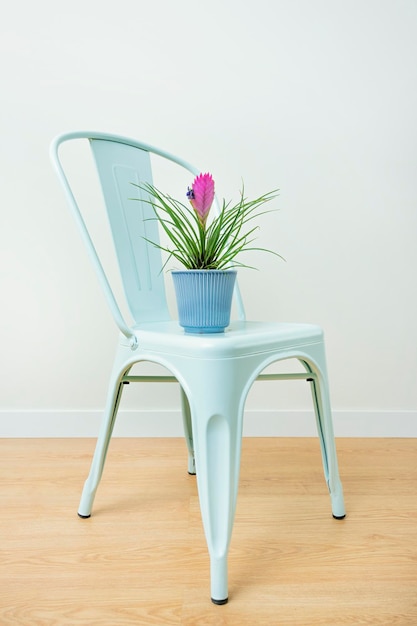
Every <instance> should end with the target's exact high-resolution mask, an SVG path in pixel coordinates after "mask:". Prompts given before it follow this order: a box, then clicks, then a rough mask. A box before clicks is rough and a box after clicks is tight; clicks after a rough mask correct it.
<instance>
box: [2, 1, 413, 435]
mask: <svg viewBox="0 0 417 626" xmlns="http://www.w3.org/2000/svg"><path fill="white" fill-rule="evenodd" d="M416 58H417V3H416V2H415V0H344V1H343V0H257V2H251V1H250V0H211V1H210V2H209V3H199V2H196V1H195V0H175V1H171V0H152V2H149V1H148V0H147V1H146V2H145V1H144V0H120V1H119V2H117V3H103V2H99V1H98V0H83V1H82V2H81V1H80V0H73V1H72V2H71V3H65V4H64V3H60V2H53V1H52V0H39V1H38V2H35V3H33V2H29V0H26V1H20V2H19V1H18V0H17V1H16V2H15V3H13V4H12V3H9V5H8V8H7V10H3V12H2V19H1V21H0V64H1V66H0V70H1V71H0V77H1V78H0V79H1V83H2V84H1V100H0V103H1V104H0V107H1V109H0V110H1V116H0V129H1V133H0V176H1V185H0V198H1V212H0V215H1V225H0V226H1V227H0V238H1V294H2V305H1V321H2V323H1V326H0V333H1V337H0V341H1V344H0V345H1V357H0V358H1V361H0V368H1V372H0V373H1V394H0V434H3V436H19V435H21V436H24V435H31V436H32V435H36V434H68V435H71V434H72V435H77V434H90V430H89V428H90V425H91V434H94V433H95V423H96V417H97V416H98V414H99V409H100V408H101V407H102V405H103V401H104V394H105V387H106V383H107V377H108V374H109V370H110V365H111V359H112V356H113V351H114V345H115V341H116V337H117V332H116V331H115V330H114V327H113V323H112V321H111V319H110V316H109V315H108V314H107V312H104V314H103V300H102V298H101V295H100V292H99V290H98V287H97V285H96V282H95V277H94V276H93V275H92V273H91V271H90V268H89V266H88V262H87V260H86V258H85V256H84V254H83V250H82V248H81V244H80V242H79V240H78V235H77V233H76V231H75V228H74V226H73V224H72V222H71V218H70V216H69V214H68V213H67V210H66V206H65V203H64V199H63V195H62V192H61V189H60V188H59V186H58V184H57V181H56V179H55V176H54V174H53V172H52V169H51V166H50V163H49V159H48V146H49V143H50V141H51V139H52V138H53V136H54V135H55V134H57V133H59V132H61V131H65V130H75V129H80V128H88V129H97V130H106V131H110V132H116V133H120V134H126V135H130V136H134V137H137V138H139V139H142V140H144V141H147V142H149V143H152V144H154V145H157V146H160V147H163V148H165V149H167V150H169V151H171V152H173V153H176V154H179V155H181V156H183V157H184V158H186V159H187V160H189V161H191V162H194V163H195V165H196V166H197V167H200V168H202V169H205V170H209V171H211V172H212V173H213V175H214V177H215V180H216V182H217V190H218V193H219V194H220V195H221V196H225V197H226V198H235V197H236V196H237V192H238V189H239V188H240V185H241V180H242V179H243V180H244V181H245V187H246V191H247V193H248V195H250V196H255V195H257V194H259V193H262V192H265V191H267V190H270V189H272V188H275V187H279V188H280V190H281V194H280V199H279V201H278V204H277V206H278V208H279V209H280V210H279V212H277V213H274V214H272V215H270V216H268V217H267V218H265V220H264V221H263V229H262V230H261V233H260V238H259V243H260V245H264V246H266V247H276V248H277V249H278V250H279V251H280V252H281V253H282V254H283V255H284V256H285V257H286V259H287V262H286V263H279V262H276V261H275V260H274V261H271V258H270V257H266V256H257V257H256V258H255V259H253V262H254V263H255V264H256V265H257V266H258V267H259V269H260V272H249V271H247V272H241V287H242V289H243V292H244V295H245V299H246V302H247V312H248V317H250V318H263V319H277V320H296V321H311V322H315V323H318V324H321V325H322V326H323V327H324V328H325V330H326V338H327V353H328V362H329V370H330V375H331V387H332V401H333V407H334V412H335V422H336V432H338V433H340V434H358V435H359V434H388V435H404V434H405V435H412V436H417V426H416V422H417V385H416V371H417V350H416V346H417V325H416V319H417V295H416V267H417V247H416V244H415V241H416V233H417V206H416V205H417V197H416V191H417V182H416V166H417V136H416V135H417V132H416V110H417V87H416ZM271 281H272V287H271ZM294 384H295V383H291V384H283V385H282V386H281V387H280V388H279V389H278V388H277V387H276V386H269V387H268V388H265V387H262V388H257V389H254V391H253V393H252V394H251V396H250V398H249V402H248V414H249V416H252V418H253V419H254V420H255V419H258V418H259V419H258V422H257V423H256V422H254V425H253V429H252V427H251V429H250V432H251V433H252V434H262V433H269V432H270V430H268V428H269V426H270V424H271V422H270V421H268V420H270V418H271V412H270V411H271V409H274V410H276V411H278V413H277V414H276V416H275V414H274V415H273V419H275V418H276V419H275V422H277V420H278V423H280V424H281V426H280V427H279V428H281V427H282V426H283V425H284V426H285V424H286V423H287V422H288V423H289V424H290V428H292V429H293V430H294V431H295V432H296V434H305V433H307V430H308V427H307V426H304V424H305V423H307V422H304V417H305V416H308V417H310V413H309V411H310V399H309V397H308V394H307V392H306V390H305V388H304V387H300V385H301V384H302V383H297V387H294ZM123 406H124V410H125V411H126V413H124V414H123V415H122V416H121V426H120V428H121V431H120V432H122V433H124V434H126V433H129V432H130V430H129V428H130V426H129V423H130V422H129V419H130V418H131V417H132V411H134V410H135V408H137V407H139V406H140V407H141V410H142V412H140V413H139V414H138V419H139V421H138V424H139V425H140V424H144V423H145V420H146V419H147V415H148V412H149V411H152V414H153V415H154V416H155V424H156V426H155V431H156V432H162V431H160V430H159V426H158V424H159V422H158V420H159V419H160V420H162V422H163V423H165V422H164V420H166V419H168V417H167V416H169V415H170V413H169V412H170V411H174V413H173V415H175V420H174V423H175V427H174V434H175V433H176V432H177V430H176V429H177V427H178V430H179V429H180V425H179V420H178V414H177V412H176V408H177V407H178V398H177V393H176V390H174V389H169V390H168V391H167V392H166V393H165V394H161V392H160V390H157V393H156V394H155V389H145V390H143V391H142V392H139V391H137V390H132V391H130V390H129V393H128V394H127V396H126V400H125V403H124V405H123ZM133 415H135V414H134V413H133ZM129 416H130V417H129ZM125 419H126V420H127V421H126V422H125V426H123V423H124V422H123V420H125ZM263 419H264V421H262V420H263ZM297 419H298V420H299V421H298V422H297V421H295V422H294V420H297ZM141 420H142V421H141ZM162 422H161V424H162ZM294 424H296V425H294ZM378 424H383V425H384V426H383V428H382V429H381V430H378ZM368 426H369V427H368ZM123 428H125V430H123ZM132 428H133V427H132ZM161 428H162V426H161ZM271 428H272V427H271ZM277 428H278V427H277ZM279 428H278V431H279V433H280V432H281V430H280V429H279ZM93 431H94V433H93ZM151 431H152V429H151ZM272 431H273V428H272ZM141 432H143V433H144V434H146V433H148V432H150V431H149V429H148V430H146V429H144V430H143V431H140V428H139V434H140V433H141ZM153 432H154V431H152V432H151V434H152V433H153ZM286 432H288V431H286ZM291 432H292V431H291ZM136 434H137V433H136ZM162 434H163V433H162Z"/></svg>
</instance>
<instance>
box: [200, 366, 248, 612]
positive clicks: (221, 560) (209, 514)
mask: <svg viewBox="0 0 417 626" xmlns="http://www.w3.org/2000/svg"><path fill="white" fill-rule="evenodd" d="M201 376H202V379H200V384H198V385H194V387H193V394H192V398H191V399H190V402H191V414H192V421H193V435H194V450H195V460H196V468H197V484H198V493H199V499H200V508H201V515H202V519H203V525H204V531H205V535H206V540H207V546H208V550H209V554H210V571H211V599H212V601H213V603H214V604H226V602H227V600H228V580H227V557H228V550H229V544H230V539H231V535H232V528H233V521H234V515H235V508H236V498H237V489H238V481H239V468H240V453H241V439H242V414H243V407H242V404H243V402H240V395H239V392H238V390H237V389H236V387H238V385H236V380H233V373H232V372H230V371H228V369H227V368H226V367H225V368H224V371H223V372H222V368H221V367H220V366H217V368H216V366H215V365H213V366H212V368H210V371H207V368H206V369H205V373H202V374H201ZM228 379H230V380H229V381H228ZM207 380H210V384H207ZM212 389H218V390H223V393H217V394H213V393H212V392H211V390H212Z"/></svg>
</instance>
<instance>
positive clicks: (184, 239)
mask: <svg viewBox="0 0 417 626" xmlns="http://www.w3.org/2000/svg"><path fill="white" fill-rule="evenodd" d="M135 186H139V187H141V188H142V189H144V190H145V191H146V192H147V193H148V194H149V196H150V200H145V202H149V204H151V205H152V207H153V209H154V211H155V216H156V219H157V220H158V221H159V223H160V224H161V226H162V228H163V230H164V231H165V233H166V234H167V236H168V239H169V241H170V243H171V244H172V246H171V247H165V246H162V245H160V244H158V243H155V242H153V241H150V243H152V244H154V245H155V246H157V247H158V248H160V249H161V250H164V251H165V252H167V253H168V259H167V261H166V262H165V265H166V264H167V263H168V262H169V260H170V259H171V258H175V259H176V260H177V261H179V262H180V263H181V264H182V265H183V266H184V267H185V268H186V269H188V270H212V269H216V270H225V269H230V268H233V267H248V266H247V265H245V264H244V263H241V262H239V261H237V259H236V257H237V255H238V254H240V253H241V252H244V251H249V250H261V251H264V252H270V253H271V254H275V255H276V256H279V257H280V258H282V257H281V255H279V254H278V253H277V252H273V251H272V250H266V249H265V248H257V247H253V246H252V245H251V244H252V242H253V241H254V237H253V235H254V233H255V231H256V230H257V229H258V226H254V225H253V222H252V220H254V219H255V218H256V217H258V216H259V215H262V214H263V213H266V212H267V211H260V210H259V208H260V207H261V206H262V205H263V204H265V203H266V202H270V201H271V200H273V199H274V198H276V196H277V190H274V191H271V192H269V193H266V194H264V195H263V196H261V197H259V198H257V199H256V200H247V199H246V198H245V197H244V188H242V191H241V193H240V200H239V202H238V203H237V204H235V205H233V206H231V205H230V202H229V203H226V202H225V200H223V204H222V206H221V208H220V211H219V212H218V214H217V215H214V216H213V219H212V220H211V221H210V222H209V221H208V217H209V213H210V209H211V207H212V204H213V201H214V180H213V177H212V175H211V174H209V173H206V174H199V175H198V176H196V177H195V179H194V181H193V184H192V186H191V187H189V188H188V191H187V197H188V200H189V202H190V205H191V207H190V206H187V205H185V204H183V203H182V202H179V201H178V200H175V199H174V198H172V197H171V196H169V195H166V194H164V193H162V192H161V191H159V190H158V189H156V188H155V187H154V186H153V185H150V184H145V185H143V186H141V185H135ZM148 241H149V240H148Z"/></svg>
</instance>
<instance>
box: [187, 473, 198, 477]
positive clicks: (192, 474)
mask: <svg viewBox="0 0 417 626" xmlns="http://www.w3.org/2000/svg"><path fill="white" fill-rule="evenodd" d="M196 473H197V472H188V475H189V476H195V475H196Z"/></svg>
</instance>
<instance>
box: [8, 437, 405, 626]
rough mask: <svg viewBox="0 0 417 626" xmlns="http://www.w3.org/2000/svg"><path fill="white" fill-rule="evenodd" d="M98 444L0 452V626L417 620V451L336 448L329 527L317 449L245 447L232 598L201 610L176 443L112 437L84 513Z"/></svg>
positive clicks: (203, 576) (282, 444) (370, 443)
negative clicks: (82, 502)
mask: <svg viewBox="0 0 417 626" xmlns="http://www.w3.org/2000/svg"><path fill="white" fill-rule="evenodd" d="M93 450H94V441H92V440H91V439H4V440H1V441H0V493H1V502H2V509H1V516H0V528H1V537H2V541H1V546H0V624H1V625H2V626H3V625H5V626H7V625H9V624H19V625H23V626H25V625H26V624H27V625H28V626H37V625H42V626H43V625H49V624H57V625H59V626H66V625H74V624H80V625H87V624H88V625H89V626H90V625H91V624H95V625H97V626H101V625H103V626H104V625H106V626H110V625H113V624H114V625H117V626H119V625H121V626H123V625H125V624H126V626H128V625H129V624H141V625H146V624H156V625H158V626H164V625H165V624H170V625H177V624H182V625H186V626H199V625H201V626H210V625H216V626H219V625H220V626H223V625H226V626H228V625H234V624H236V625H239V626H246V625H248V626H249V625H250V626H254V625H255V624H256V625H258V624H260V625H262V624H268V625H269V624H273V625H275V624H276V625H281V624H285V625H287V624H289V625H292V624H294V625H300V626H315V625H317V626H318V625H325V626H329V625H331V626H338V625H340V626H344V625H357V624H381V625H391V624H394V625H396V624H399V625H401V626H402V625H404V626H405V625H408V624H410V625H414V626H415V624H417V441H416V440H415V439H340V440H338V451H339V464H340V471H341V476H342V480H343V485H344V490H345V497H346V507H347V513H348V515H347V517H346V519H345V520H343V521H336V520H334V519H333V518H332V517H331V510H330V499H329V496H328V493H327V489H326V485H325V482H324V478H323V472H322V469H321V461H320V451H319V444H318V441H317V440H316V439H299V438H297V439H278V438H277V439H262V438H259V439H258V438H247V439H244V441H243V450H242V470H241V481H240V490H239V499H238V508H237V513H236V522H235V527H234V533H233V539H232V545H231V549H230V559H229V584H230V602H229V604H228V605H226V606H223V607H216V606H214V605H212V603H211V602H210V599H209V562H208V554H207V548H206V544H205V540H204V534H203V530H202V525H201V518H200V511H199V505H198V496H197V488H196V481H195V478H194V477H191V476H189V475H188V474H187V472H186V449H185V443H184V441H183V440H181V439H114V440H113V441H112V443H111V446H110V451H109V455H108V460H107V466H106V469H105V471H104V475H103V479H102V483H101V485H100V487H99V491H98V493H97V497H96V502H95V506H94V510H93V515H92V517H91V518H90V519H89V520H81V519H79V518H78V516H77V514H76V511H77V506H78V501H79V497H80V494H81V489H82V484H83V482H84V480H85V478H86V475H87V472H88V468H89V464H90V460H91V455H92V453H93Z"/></svg>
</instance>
